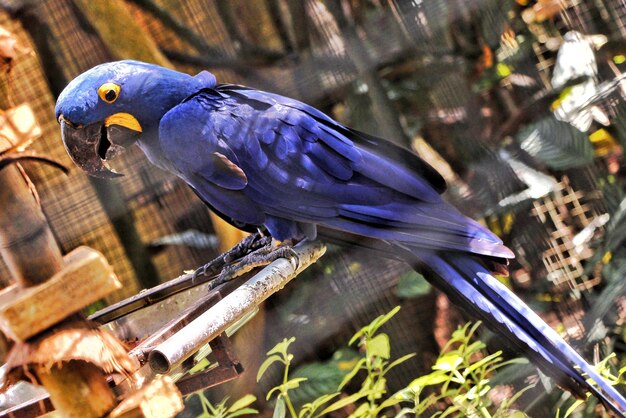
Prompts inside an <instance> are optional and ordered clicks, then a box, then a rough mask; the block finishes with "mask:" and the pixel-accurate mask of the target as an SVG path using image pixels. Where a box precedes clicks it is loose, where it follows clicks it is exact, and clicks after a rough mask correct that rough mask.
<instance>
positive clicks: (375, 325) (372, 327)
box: [368, 306, 400, 335]
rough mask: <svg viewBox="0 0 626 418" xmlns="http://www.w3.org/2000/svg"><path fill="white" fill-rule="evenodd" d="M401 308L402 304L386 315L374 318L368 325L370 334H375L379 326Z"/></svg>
mask: <svg viewBox="0 0 626 418" xmlns="http://www.w3.org/2000/svg"><path fill="white" fill-rule="evenodd" d="M399 310H400V306H396V307H395V308H393V309H392V310H391V311H389V312H388V313H386V314H385V315H381V316H379V317H378V318H376V319H374V320H373V321H372V323H371V324H370V325H369V326H368V328H369V332H370V335H374V333H376V331H378V328H380V327H382V326H383V325H384V324H386V323H387V322H388V321H389V320H390V319H391V318H393V316H394V315H395V314H397V313H398V311H399Z"/></svg>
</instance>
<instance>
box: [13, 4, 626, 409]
mask: <svg viewBox="0 0 626 418" xmlns="http://www.w3.org/2000/svg"><path fill="white" fill-rule="evenodd" d="M625 35H626V6H625V5H624V3H623V1H622V0H515V1H514V0H471V1H467V0H186V1H182V0H107V1H91V0H0V55H1V56H2V57H1V58H2V61H1V62H2V67H1V70H2V75H1V77H0V109H2V110H3V113H2V114H3V116H4V115H11V114H12V113H11V112H12V111H13V110H14V109H16V108H17V107H18V106H20V105H22V106H24V105H25V106H28V108H29V109H30V110H31V111H32V113H33V115H34V117H35V120H36V124H37V126H38V129H40V134H39V135H38V136H39V138H38V140H37V141H36V142H35V143H34V144H33V145H32V149H34V150H35V151H37V152H39V153H41V154H45V155H48V156H50V157H52V158H55V159H57V160H59V161H62V162H63V163H64V164H66V165H67V166H71V163H70V161H69V159H68V157H67V156H66V154H65V151H64V149H63V146H62V144H61V141H60V137H59V132H58V125H57V124H56V121H55V120H54V113H53V106H54V100H55V98H56V96H57V95H58V94H59V92H60V91H61V90H62V88H63V87H64V86H65V85H66V84H67V82H68V81H69V80H71V79H72V78H73V77H75V76H77V75H78V74H80V73H81V72H82V71H84V70H87V69H88V68H90V67H92V66H94V65H96V64H99V63H101V62H105V61H110V60H115V59H122V58H134V59H141V60H145V61H151V62H156V63H159V64H161V65H166V66H171V67H175V68H177V69H179V70H181V71H186V72H189V73H197V72H198V71H200V70H203V69H208V70H210V71H212V72H214V73H215V74H216V76H217V78H218V80H219V81H221V82H228V83H240V84H246V85H250V86H253V87H256V88H260V89H266V90H271V91H274V92H278V93H281V94H285V95H289V96H292V97H295V98H298V99H301V100H303V101H306V102H308V103H311V104H313V105H315V106H317V107H318V108H320V109H322V110H324V111H326V112H328V113H329V114H331V115H332V116H334V117H335V118H338V119H339V120H341V121H342V122H345V123H346V124H349V125H351V126H353V127H355V128H357V129H361V130H363V131H366V132H368V133H371V134H376V135H380V136H383V137H385V138H388V139H390V140H392V141H394V142H396V143H398V144H401V145H403V146H405V147H409V148H412V149H413V150H414V151H415V152H417V153H418V154H419V155H421V156H422V157H423V158H425V159H427V160H428V161H429V162H431V164H433V165H434V166H435V167H436V168H437V169H438V170H440V171H441V172H442V174H443V175H444V177H445V178H446V180H447V181H448V183H449V191H448V192H447V194H446V198H447V199H448V200H449V201H450V202H451V203H453V204H455V205H457V206H458V207H459V208H460V209H461V210H462V211H463V212H464V213H466V214H467V215H469V216H472V217H474V218H476V219H479V220H481V221H482V222H484V223H485V224H486V225H488V226H489V227H490V228H492V229H493V230H494V231H495V232H497V233H498V234H499V235H500V236H501V237H502V238H503V240H504V241H505V242H506V244H507V245H509V246H510V247H511V248H512V249H513V250H514V251H515V253H516V254H517V256H518V257H517V259H516V260H515V261H513V262H512V263H511V265H510V271H511V275H510V278H508V279H506V280H507V285H509V286H510V287H512V288H513V289H514V290H515V291H516V292H517V293H518V294H519V295H520V296H521V297H522V298H524V299H525V300H526V301H527V302H528V303H529V304H530V305H531V306H533V307H534V308H535V309H537V310H538V311H539V312H540V313H541V314H542V316H543V317H544V318H545V319H546V320H547V321H548V322H549V323H550V324H551V325H553V326H554V327H555V328H557V329H558V330H559V331H561V332H562V333H563V334H564V335H565V336H566V337H567V338H569V339H570V341H571V342H572V344H574V345H576V346H577V347H578V348H579V349H580V350H581V351H582V352H583V353H585V354H586V355H587V357H588V358H592V359H593V358H595V359H598V358H603V357H605V355H606V354H607V353H610V352H615V353H616V354H617V356H616V358H617V359H618V360H619V359H624V358H625V357H624V352H625V350H626V345H625V339H624V338H625V334H624V326H623V325H624V320H625V318H626V313H625V311H624V308H625V307H626V303H625V301H626V299H625V295H626V285H625V284H624V283H626V282H625V281H624V273H625V272H626V247H625V245H624V241H625V239H626V229H625V227H624V224H625V223H626V217H625V208H626V202H624V201H623V199H624V181H625V178H624V158H623V147H624V146H626V104H625V103H624V97H625V96H624V95H625V94H626V87H625V86H624V81H623V75H622V69H624V66H625V65H626V43H625V41H624V36H625ZM5 119H6V118H5ZM3 124H4V125H3V126H8V125H7V124H6V122H3ZM5 134H6V132H5V131H3V135H5ZM115 165H116V166H118V167H119V170H120V171H122V172H124V173H125V174H126V175H125V177H123V178H122V179H121V180H119V181H116V182H103V181H99V180H95V179H90V178H87V177H86V176H85V175H84V174H82V173H81V172H79V171H78V170H75V169H73V170H72V171H71V173H70V175H69V176H65V175H63V174H61V173H60V172H58V171H55V170H54V169H52V168H49V167H45V166H33V165H29V166H27V167H26V169H27V171H28V172H29V174H30V176H31V178H32V179H33V181H34V183H35V184H36V185H37V187H38V191H39V195H40V199H41V203H42V207H43V209H44V211H45V213H46V216H47V217H48V219H49V221H50V224H51V227H52V229H53V231H54V233H55V235H56V237H57V239H58V241H59V243H60V245H61V247H62V248H63V249H64V250H65V251H66V252H67V251H69V250H71V249H73V248H75V247H76V246H77V245H80V244H86V245H89V246H91V247H93V248H96V249H98V250H100V251H102V252H103V253H104V254H105V255H106V257H107V258H108V260H109V261H110V262H111V263H112V264H113V265H114V267H115V270H116V272H117V274H118V275H119V276H120V278H121V279H122V281H123V282H124V284H125V287H124V289H123V290H121V291H119V292H118V293H116V294H114V295H113V296H112V297H110V298H109V299H107V301H106V303H111V302H115V301H117V300H120V299H122V298H125V297H128V296H130V295H133V294H135V293H137V292H138V291H139V290H140V289H141V288H144V287H149V286H153V285H155V284H157V283H160V282H163V281H165V280H168V279H170V278H173V277H175V276H177V275H179V274H180V273H181V272H182V271H183V270H184V269H190V268H194V267H196V266H198V265H200V264H202V263H204V262H206V261H207V260H209V259H211V258H212V257H213V256H215V255H216V253H217V252H219V251H220V250H221V249H223V248H224V247H225V246H227V244H229V243H232V242H233V241H237V240H238V239H239V238H240V235H239V234H238V233H236V232H233V231H232V230H228V229H225V228H223V226H221V225H218V224H216V223H215V222H214V219H213V218H211V216H210V214H209V213H208V211H207V210H206V209H205V207H204V206H203V205H202V204H201V202H199V201H198V200H197V199H196V198H195V196H194V195H193V193H191V192H190V191H189V190H188V189H187V188H186V187H185V186H184V185H183V184H182V183H181V182H180V181H178V180H177V179H174V178H172V177H170V176H168V175H166V174H165V173H163V172H160V171H158V170H157V169H155V168H154V167H152V166H150V165H149V164H148V163H147V162H146V161H145V160H144V158H143V156H142V154H141V153H140V152H139V151H138V150H134V151H133V152H130V153H128V154H127V155H125V156H123V157H122V159H121V160H120V161H116V164H115ZM0 280H2V281H3V283H4V284H5V285H6V284H7V283H8V277H7V274H6V269H5V268H4V266H2V265H0ZM396 305H401V306H402V307H403V309H402V310H401V311H400V313H399V314H398V315H397V317H396V318H395V319H394V321H393V322H392V323H390V324H389V325H388V329H387V330H386V332H387V333H388V334H389V337H390V339H391V340H392V341H393V343H394V344H393V349H394V353H393V354H394V356H395V357H401V356H403V355H405V354H407V353H412V352H415V353H417V356H416V357H414V358H412V359H411V360H409V361H407V362H406V363H404V364H403V366H402V367H397V368H394V370H392V371H390V374H389V378H388V384H389V386H390V388H391V390H397V389H399V388H401V387H404V386H406V384H407V383H408V382H410V381H411V380H412V379H413V378H415V377H416V376H418V375H420V374H424V373H427V372H428V371H429V370H430V367H431V365H432V363H433V361H434V360H435V359H436V357H437V355H438V353H439V351H440V348H441V347H443V346H444V345H445V342H446V341H447V340H448V338H449V337H450V335H451V333H452V331H453V330H454V329H455V328H456V326H457V325H458V324H459V323H462V322H464V321H465V318H464V316H463V314H462V313H460V312H458V311H457V310H456V308H455V307H454V306H452V305H450V304H449V303H448V301H447V300H446V299H445V297H443V296H442V295H440V294H438V293H437V292H434V291H432V290H431V289H430V288H429V287H427V286H425V285H424V282H423V278H421V277H420V276H419V275H414V274H413V273H410V272H409V269H408V268H407V267H406V266H405V265H403V264H402V263H397V262H394V261H392V260H383V259H376V258H373V257H372V256H371V255H370V254H363V253H361V252H359V251H357V250H355V249H338V248H331V251H330V253H329V254H328V255H327V256H326V257H324V259H323V261H322V262H320V263H318V264H317V265H316V266H314V267H313V268H311V269H310V270H309V271H307V273H306V275H303V276H302V277H300V278H299V279H298V280H296V281H295V282H294V283H292V284H291V285H290V286H288V287H287V288H285V289H284V291H282V292H281V293H280V294H278V295H276V296H275V297H273V298H272V299H271V300H269V301H268V302H267V303H266V306H265V307H264V309H263V310H261V312H260V313H259V314H258V315H257V317H256V318H255V319H254V320H253V322H252V323H250V324H249V325H248V326H247V327H245V328H244V329H242V330H241V331H240V333H239V335H238V337H237V338H238V339H239V341H238V342H237V350H238V353H239V354H240V357H241V360H242V362H243V364H244V365H245V366H246V368H247V369H248V370H253V371H254V370H256V369H257V368H258V366H259V365H260V363H261V362H262V361H263V358H264V353H265V352H266V351H267V349H268V348H269V347H271V346H272V345H273V343H274V342H275V341H278V340H280V339H281V338H283V337H287V336H292V335H294V336H296V337H297V340H296V342H295V343H294V344H293V345H292V346H291V347H290V350H291V351H292V352H294V353H296V354H297V356H296V358H297V359H298V361H301V362H306V363H315V364H319V367H320V370H322V371H323V370H326V372H328V373H332V370H331V369H329V368H328V367H331V368H332V362H333V361H334V360H333V355H334V354H335V351H336V349H337V347H339V346H341V345H342V343H343V342H345V341H346V340H347V338H348V337H349V336H350V335H352V334H353V333H354V331H355V330H356V329H358V328H359V325H361V324H363V323H367V322H368V321H369V320H370V319H371V318H373V317H375V316H376V315H379V314H382V313H385V312H387V311H389V310H390V308H391V307H393V306H396ZM489 337H490V335H489V334H488V333H486V332H483V338H484V339H485V340H486V341H487V342H488V346H489V349H491V350H499V349H501V350H503V355H504V356H506V357H513V356H515V353H511V352H510V351H509V350H508V347H500V346H499V344H498V341H497V339H496V338H489ZM615 363H617V362H615ZM614 366H615V367H617V366H618V364H614ZM516 367H520V368H523V370H521V371H520V370H516V371H515V373H509V374H508V378H507V379H504V378H503V379H502V383H504V384H507V385H513V386H514V387H517V388H522V387H526V385H527V381H526V379H531V380H533V379H534V380H533V381H536V379H537V378H536V370H535V369H534V368H532V367H530V366H516ZM322 371H320V373H322ZM309 372H310V370H309ZM309 372H307V373H309ZM278 374H279V373H278V372H276V374H275V375H274V376H272V373H271V370H270V371H268V373H267V376H266V377H265V379H264V381H263V382H262V383H261V384H260V385H259V386H257V384H256V382H255V381H254V373H248V374H247V375H246V376H245V377H243V378H241V379H238V380H237V381H236V382H234V383H232V384H229V385H227V386H223V387H220V388H218V389H217V390H215V391H212V392H211V393H210V394H209V395H208V396H212V397H213V396H214V397H215V399H218V400H219V399H221V398H222V396H221V395H222V394H223V393H231V394H233V396H234V397H233V399H235V398H238V397H239V396H238V395H237V393H239V394H244V393H255V394H256V395H257V397H258V398H259V399H263V396H258V394H260V393H265V391H266V389H267V388H268V387H272V386H273V385H274V384H276V382H278V380H279V379H280V377H279V376H278ZM501 374H503V375H504V374H505V373H504V372H503V373H501ZM272 379H274V381H273V382H272ZM264 384H266V385H267V387H263V385H264ZM543 393H544V387H543V385H537V386H536V387H535V388H533V389H531V390H528V391H526V392H524V394H523V396H521V397H520V398H519V399H518V403H519V404H520V408H521V409H525V410H528V411H529V413H530V414H531V415H533V416H550V415H553V411H554V407H555V405H556V404H557V401H558V399H559V398H560V397H561V393H560V391H559V390H554V391H553V392H551V394H549V395H545V396H543V395H542V394H543ZM260 407H261V408H262V407H263V405H262V404H261V405H260ZM198 411H201V407H200V405H197V404H194V401H193V399H192V400H191V402H190V406H189V412H188V413H189V414H191V416H193V415H194V414H197V413H198Z"/></svg>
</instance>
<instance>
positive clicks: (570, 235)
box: [532, 178, 600, 290]
mask: <svg viewBox="0 0 626 418" xmlns="http://www.w3.org/2000/svg"><path fill="white" fill-rule="evenodd" d="M532 213H533V215H535V216H537V217H538V218H539V220H540V221H541V222H542V223H543V224H544V225H545V226H546V229H547V230H548V231H550V248H549V249H548V250H546V251H544V253H543V263H544V265H545V267H546V270H547V272H548V274H547V278H548V279H549V280H550V281H551V282H552V283H554V285H555V287H556V288H557V289H558V288H562V287H564V286H567V287H569V288H571V289H575V290H588V289H591V288H593V287H594V286H596V285H598V284H599V283H600V277H599V276H595V275H594V276H591V277H590V276H588V275H587V274H585V271H584V267H583V264H582V262H583V261H584V260H586V259H588V258H590V257H591V256H592V254H593V251H592V250H591V249H590V248H589V247H588V246H586V245H579V246H576V245H575V244H574V237H575V235H576V234H577V233H579V232H580V231H582V229H583V228H585V227H586V226H588V225H590V224H591V222H592V221H593V220H594V219H595V218H596V217H597V216H599V215H600V214H599V213H597V212H596V210H594V208H593V207H592V206H591V205H590V204H589V203H587V202H585V201H584V196H583V193H582V192H581V191H575V190H573V189H572V187H571V186H570V185H569V183H568V181H567V178H564V179H563V180H562V181H561V182H560V183H558V184H557V185H556V186H555V189H554V191H553V192H552V193H551V194H550V195H548V196H546V197H544V198H542V199H539V200H536V201H535V202H534V203H533V209H532Z"/></svg>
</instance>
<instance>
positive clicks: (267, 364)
mask: <svg viewBox="0 0 626 418" xmlns="http://www.w3.org/2000/svg"><path fill="white" fill-rule="evenodd" d="M277 361H280V362H282V361H283V359H282V358H281V357H280V356H278V355H273V356H270V357H268V358H266V359H265V361H264V362H263V363H262V364H261V366H260V367H259V371H258V372H257V374H256V381H257V382H258V381H259V380H261V378H262V377H263V375H264V374H265V371H266V370H267V368H268V367H270V366H271V365H272V364H274V363H276V362H277Z"/></svg>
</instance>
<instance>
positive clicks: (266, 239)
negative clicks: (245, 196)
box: [193, 231, 272, 280]
mask: <svg viewBox="0 0 626 418" xmlns="http://www.w3.org/2000/svg"><path fill="white" fill-rule="evenodd" d="M271 243H272V237H270V236H269V235H263V234H262V233H261V232H260V231H257V232H255V233H254V234H250V235H248V236H247V237H245V238H244V239H242V240H241V241H239V243H237V245H235V246H234V247H233V248H231V249H230V250H228V251H226V252H225V253H224V254H221V255H219V256H218V257H216V258H214V259H213V260H211V261H209V262H208V263H207V264H205V265H204V266H202V267H200V268H198V269H197V270H196V271H194V272H193V280H195V279H196V278H198V277H200V276H209V275H212V274H216V273H218V272H219V271H221V270H223V269H224V267H225V266H226V265H227V264H228V263H232V262H233V261H235V260H237V259H240V258H242V257H245V256H246V255H247V254H250V253H253V252H255V251H258V250H259V249H262V248H265V247H267V246H269V245H271Z"/></svg>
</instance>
